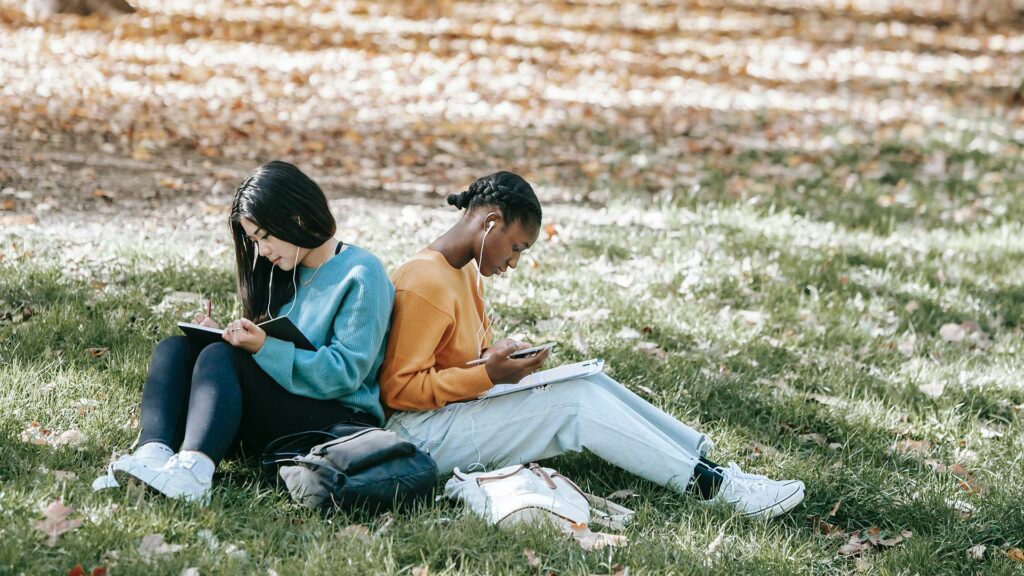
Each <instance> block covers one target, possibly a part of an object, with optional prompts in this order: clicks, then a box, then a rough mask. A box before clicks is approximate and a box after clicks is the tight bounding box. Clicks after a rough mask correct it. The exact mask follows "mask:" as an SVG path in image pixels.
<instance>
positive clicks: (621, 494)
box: [607, 489, 636, 500]
mask: <svg viewBox="0 0 1024 576" xmlns="http://www.w3.org/2000/svg"><path fill="white" fill-rule="evenodd" d="M630 496H636V492H633V491H632V490H628V489H627V490H616V491H615V492H612V493H611V494H609V495H608V498H607V500H612V499H622V498H629V497H630Z"/></svg>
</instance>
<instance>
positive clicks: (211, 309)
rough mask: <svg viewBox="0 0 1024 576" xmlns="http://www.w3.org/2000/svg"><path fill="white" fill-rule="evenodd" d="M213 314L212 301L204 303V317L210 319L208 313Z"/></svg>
mask: <svg viewBox="0 0 1024 576" xmlns="http://www.w3.org/2000/svg"><path fill="white" fill-rule="evenodd" d="M211 312H213V300H207V301H206V317H207V318H209V317H210V313H211Z"/></svg>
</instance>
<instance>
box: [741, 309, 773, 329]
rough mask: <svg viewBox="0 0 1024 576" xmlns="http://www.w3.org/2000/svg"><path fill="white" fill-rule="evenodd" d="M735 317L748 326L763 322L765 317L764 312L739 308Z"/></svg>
mask: <svg viewBox="0 0 1024 576" xmlns="http://www.w3.org/2000/svg"><path fill="white" fill-rule="evenodd" d="M736 317H737V318H739V319H740V320H742V321H743V323H744V324H747V325H750V326H758V325H761V324H764V321H765V318H766V316H765V313H764V312H760V311H758V310H739V311H737V312H736Z"/></svg>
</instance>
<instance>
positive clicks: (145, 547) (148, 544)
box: [139, 534, 185, 562]
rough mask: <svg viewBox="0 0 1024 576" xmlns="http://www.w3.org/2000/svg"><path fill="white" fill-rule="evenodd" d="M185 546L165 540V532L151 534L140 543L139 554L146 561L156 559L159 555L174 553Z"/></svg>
mask: <svg viewBox="0 0 1024 576" xmlns="http://www.w3.org/2000/svg"><path fill="white" fill-rule="evenodd" d="M183 548H185V546H184V545H183V544H170V543H168V542H166V541H165V540H164V535H163V534H149V535H147V536H144V537H143V538H142V542H141V543H139V556H141V557H142V559H143V560H145V561H146V562H150V561H152V560H154V559H156V557H157V556H164V555H167V554H173V553H175V552H177V551H179V550H182V549H183Z"/></svg>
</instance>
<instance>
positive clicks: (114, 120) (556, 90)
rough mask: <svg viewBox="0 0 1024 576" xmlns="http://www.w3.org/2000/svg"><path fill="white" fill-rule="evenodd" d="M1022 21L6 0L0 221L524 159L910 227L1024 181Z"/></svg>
mask: <svg viewBox="0 0 1024 576" xmlns="http://www.w3.org/2000/svg"><path fill="white" fill-rule="evenodd" d="M62 12H63V13H62ZM125 12H126V13H125ZM85 13H90V14H91V15H88V16H83V15H81V14H85ZM1022 14H1024V0H988V1H985V0H979V1H963V0H769V1H765V2H758V1H754V0H680V1H676V2H672V1H664V0H651V1H630V2H615V1H609V0H564V1H540V0H500V1H460V0H447V1H439V2H427V1H406V2H367V1H363V0H350V1H333V0H332V1H323V0H299V1H290V0H288V1H275V0H252V1H246V0H237V1H232V2H224V1H219V0H214V1H210V2H195V1H192V0H159V1H158V0H131V6H128V5H127V4H124V3H123V2H115V1H112V0H106V1H103V0H63V1H62V0H30V1H29V2H21V1H17V0H0V223H2V224H5V225H8V226H17V225H30V224H32V223H34V222H38V221H39V220H40V219H46V218H49V217H53V216H55V215H58V214H65V215H69V214H73V213H78V214H90V215H91V214H96V213H107V214H116V213H120V212H123V211H126V210H127V211H139V210H146V209H147V208H154V207H159V206H162V205H165V204H166V203H167V202H168V201H171V202H175V203H177V202H179V201H181V200H182V199H186V200H189V201H190V202H191V201H193V200H194V201H195V203H194V205H196V206H207V207H208V208H207V209H209V210H211V211H215V212H218V211H219V210H220V209H221V208H223V203H224V202H225V201H226V199H228V198H230V194H231V193H232V192H233V190H234V186H235V185H236V184H237V182H238V180H239V179H240V178H242V177H243V176H244V175H245V174H246V173H247V172H248V171H249V170H251V169H252V168H253V167H255V165H257V164H258V163H260V162H264V161H267V160H270V159H274V158H280V159H287V160H290V161H292V162H294V163H296V164H298V165H299V166H300V167H302V168H304V169H306V170H308V171H309V172H310V173H312V174H313V175H314V177H316V178H317V179H318V180H319V181H320V182H321V183H322V184H323V185H324V188H325V190H326V191H327V193H328V195H329V196H332V197H338V196H346V195H359V196H368V197H374V198H376V197H379V198H387V199H396V200H400V201H402V202H419V203H423V202H426V203H437V202H439V201H440V198H441V195H442V194H447V193H450V192H453V191H458V190H461V189H463V188H465V186H466V185H468V184H469V183H470V182H471V181H472V180H473V179H475V178H476V177H478V176H481V175H483V174H485V173H488V172H490V171H493V170H495V169H511V170H516V171H519V172H522V173H523V174H524V175H526V176H527V177H528V178H529V179H530V180H531V181H533V182H535V183H538V184H539V185H540V186H541V187H542V188H543V190H544V194H543V197H544V198H545V199H546V200H548V201H552V200H558V201H565V202H586V203H591V204H597V205H600V204H603V203H606V202H608V201H609V200H610V199H616V198H619V199H623V200H625V201H630V200H631V199H636V200H637V201H653V202H676V203H678V202H683V203H695V202H703V201H707V200H722V201H738V202H749V203H751V204H757V203H762V204H765V205H767V203H771V204H773V205H791V206H793V205H795V206H797V209H798V210H801V209H803V208H802V207H807V206H810V205H811V204H813V203H814V202H817V203H819V204H820V206H819V208H820V210H827V206H828V204H829V202H830V198H829V197H830V194H829V193H822V194H821V195H819V197H817V198H815V196H814V193H813V191H812V190H811V189H815V190H817V189H821V190H824V189H826V188H829V187H831V188H834V189H839V190H845V191H849V190H850V189H851V187H856V186H857V185H858V183H859V182H863V181H874V182H878V183H881V185H882V187H881V188H873V189H871V190H872V191H871V192H870V194H872V196H871V202H869V204H871V205H872V206H875V205H878V206H883V207H896V208H900V207H902V208H905V213H906V214H905V215H907V216H912V215H913V214H914V211H915V208H916V207H917V206H918V205H920V204H921V202H918V200H917V199H918V198H919V196H920V195H922V194H924V195H927V194H928V193H929V191H928V190H926V189H925V190H922V189H920V186H921V183H922V182H923V183H924V184H925V186H926V185H927V182H928V179H929V178H932V179H936V178H938V177H940V176H942V175H944V174H945V173H947V172H948V171H949V170H950V169H951V167H952V165H951V162H952V160H951V159H950V152H949V149H950V148H953V149H956V150H959V151H963V152H965V153H977V154H981V155H983V156H984V157H985V158H990V157H991V158H997V159H1002V160H1001V161H1000V162H996V164H993V166H996V167H995V168H993V169H992V170H990V171H989V172H986V170H985V169H984V166H985V165H986V162H985V161H984V160H983V159H981V157H979V159H975V160H972V161H971V162H970V163H967V162H960V163H958V164H957V165H956V170H957V171H958V175H959V176H961V177H962V178H963V179H964V180H981V179H985V178H988V180H989V181H987V183H986V185H988V186H989V187H990V188H991V187H993V186H994V187H998V186H999V185H1000V184H1003V183H1004V182H1003V179H1002V178H1001V176H1000V175H999V173H1000V171H1004V170H1005V169H1006V167H1007V166H1009V167H1010V169H1011V170H1012V169H1015V168H1016V167H1017V163H1016V158H1018V157H1019V156H1020V151H1021V145H1022V143H1024V108H1022V107H1021V105H1022V101H1024V94H1022V89H1024V87H1022V80H1024V32H1022V28H1021V25H1022V22H1024V20H1022V17H1021V15H1022ZM931 143H938V144H939V145H940V146H939V147H938V148H935V147H934V146H931V145H930V144H931ZM893 145H895V146H896V147H897V149H896V150H893V149H892V146H893ZM887 146H888V148H887ZM851 155H852V156H851ZM837 159H838V160H837ZM961 160H962V159H961ZM1006 162H1009V164H1006ZM911 173H912V174H913V175H914V178H912V179H908V178H906V175H907V174H911ZM911 181H912V182H911ZM815 182H818V183H823V184H822V185H821V186H814V185H813V184H814V183H815ZM908 182H911V184H912V185H911V184H908ZM825 184H828V186H826V185H825ZM979 198H980V200H979ZM204 203H205V204H204ZM997 204H998V205H999V206H1003V208H1000V209H1002V210H1003V212H1004V214H995V215H994V217H995V218H997V219H999V218H1001V217H1005V216H1008V215H1007V214H1005V211H1006V208H1005V205H1006V203H1005V202H999V203H997ZM837 209H841V207H840V208H837ZM943 209H946V210H947V212H948V214H947V216H948V218H945V221H946V222H947V223H951V224H954V225H957V224H962V223H965V222H971V221H973V220H977V221H981V222H984V221H985V218H986V217H989V218H990V219H991V218H992V217H993V214H991V213H986V210H987V208H986V205H985V202H984V194H982V195H981V196H972V197H971V202H970V203H968V204H965V205H952V204H951V205H949V206H945V207H944V208H943ZM958 211H959V212H958ZM989 212H991V211H989ZM855 216H856V215H855V214H854V217H855Z"/></svg>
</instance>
